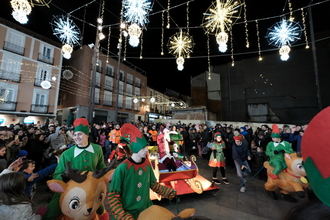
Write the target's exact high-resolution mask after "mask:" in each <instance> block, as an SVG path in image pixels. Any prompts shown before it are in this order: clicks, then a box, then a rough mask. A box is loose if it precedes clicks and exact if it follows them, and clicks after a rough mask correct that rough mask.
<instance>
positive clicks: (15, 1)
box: [10, 0, 32, 24]
mask: <svg viewBox="0 0 330 220" xmlns="http://www.w3.org/2000/svg"><path fill="white" fill-rule="evenodd" d="M10 4H11V7H12V9H13V12H12V16H13V18H14V19H15V20H16V21H18V22H19V23H21V24H26V23H27V22H28V21H29V19H28V17H27V16H28V15H29V14H30V13H31V11H32V7H31V5H30V3H29V2H28V1H27V0H11V1H10Z"/></svg>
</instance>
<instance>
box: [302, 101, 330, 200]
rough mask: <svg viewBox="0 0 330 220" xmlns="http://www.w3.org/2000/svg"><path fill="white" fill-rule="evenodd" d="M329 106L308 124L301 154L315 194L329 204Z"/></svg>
mask: <svg viewBox="0 0 330 220" xmlns="http://www.w3.org/2000/svg"><path fill="white" fill-rule="evenodd" d="M329 133H330V107H327V108H325V109H323V110H322V111H321V112H319V113H318V114H317V115H316V116H315V117H314V118H313V119H312V121H311V122H310V123H309V124H308V127H307V129H306V131H305V132H304V136H303V138H302V143H301V144H302V145H301V149H302V156H303V160H304V168H305V170H306V174H307V178H308V181H309V184H310V186H311V188H312V189H313V191H314V193H315V195H316V196H317V197H318V198H319V199H320V200H321V201H322V202H323V203H324V204H326V205H327V206H330V162H329V158H330V142H329Z"/></svg>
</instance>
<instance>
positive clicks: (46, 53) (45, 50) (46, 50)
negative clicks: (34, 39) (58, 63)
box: [38, 44, 53, 64]
mask: <svg viewBox="0 0 330 220" xmlns="http://www.w3.org/2000/svg"><path fill="white" fill-rule="evenodd" d="M38 58H39V59H38V60H40V61H42V62H45V63H49V64H53V47H51V46H50V45H46V44H41V47H40V53H39V57H38Z"/></svg>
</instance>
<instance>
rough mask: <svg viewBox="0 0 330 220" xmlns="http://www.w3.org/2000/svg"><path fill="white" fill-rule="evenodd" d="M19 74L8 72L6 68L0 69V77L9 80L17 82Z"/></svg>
mask: <svg viewBox="0 0 330 220" xmlns="http://www.w3.org/2000/svg"><path fill="white" fill-rule="evenodd" d="M20 78H21V74H19V73H14V72H9V71H7V70H3V69H0V79H5V80H10V81H14V82H19V81H20Z"/></svg>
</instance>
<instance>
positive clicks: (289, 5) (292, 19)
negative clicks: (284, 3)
mask: <svg viewBox="0 0 330 220" xmlns="http://www.w3.org/2000/svg"><path fill="white" fill-rule="evenodd" d="M288 7H289V12H290V17H289V21H294V17H293V10H292V3H291V1H290V0H288Z"/></svg>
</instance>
